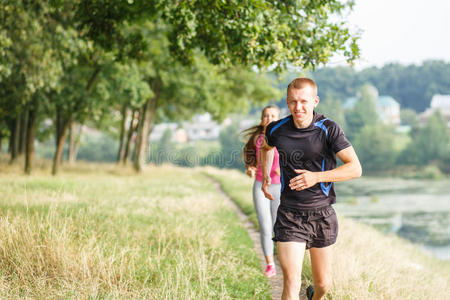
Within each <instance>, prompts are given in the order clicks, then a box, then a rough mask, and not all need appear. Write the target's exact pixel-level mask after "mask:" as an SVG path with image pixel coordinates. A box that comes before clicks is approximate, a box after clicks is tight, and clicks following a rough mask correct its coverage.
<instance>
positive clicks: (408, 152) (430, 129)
mask: <svg viewBox="0 0 450 300" xmlns="http://www.w3.org/2000/svg"><path fill="white" fill-rule="evenodd" d="M412 134H413V135H412V136H411V138H412V140H411V142H410V144H409V145H408V146H407V148H406V149H405V150H404V151H403V153H402V155H401V158H400V163H403V164H415V165H419V166H423V165H427V164H429V163H431V162H434V163H436V164H437V165H438V166H440V167H442V169H443V170H444V169H445V170H446V168H448V165H446V164H445V163H444V164H442V163H443V162H446V161H448V153H449V149H450V130H449V128H448V127H447V124H446V122H445V120H444V119H443V117H442V115H441V114H440V113H439V112H438V111H437V112H435V113H434V114H433V115H431V116H430V118H429V119H428V121H427V124H426V125H425V126H424V127H421V128H419V129H417V131H412Z"/></svg>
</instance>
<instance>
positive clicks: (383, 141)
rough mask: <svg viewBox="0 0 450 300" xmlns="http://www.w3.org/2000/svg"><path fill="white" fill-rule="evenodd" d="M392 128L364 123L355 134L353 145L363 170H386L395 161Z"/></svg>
mask: <svg viewBox="0 0 450 300" xmlns="http://www.w3.org/2000/svg"><path fill="white" fill-rule="evenodd" d="M394 139H395V135H394V133H393V128H391V127H388V126H383V125H380V124H377V125H365V126H364V127H363V128H362V129H361V130H360V131H359V132H358V133H357V135H356V136H355V138H354V141H353V145H354V147H355V149H356V153H357V154H358V157H359V160H360V161H361V165H362V168H363V170H364V171H375V172H379V171H386V170H389V169H391V168H392V166H393V165H394V162H395V161H396V155H397V153H396V151H395V146H394Z"/></svg>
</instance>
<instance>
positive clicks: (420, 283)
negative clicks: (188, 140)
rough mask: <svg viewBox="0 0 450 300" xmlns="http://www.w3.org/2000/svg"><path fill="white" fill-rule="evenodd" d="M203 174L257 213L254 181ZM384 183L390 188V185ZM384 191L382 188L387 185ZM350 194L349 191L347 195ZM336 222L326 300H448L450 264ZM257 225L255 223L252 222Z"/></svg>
mask: <svg viewBox="0 0 450 300" xmlns="http://www.w3.org/2000/svg"><path fill="white" fill-rule="evenodd" d="M205 172H206V173H207V174H209V175H210V176H213V177H214V178H215V179H216V180H218V181H219V182H220V184H221V186H222V188H223V189H224V191H225V192H226V193H228V194H229V195H230V197H231V198H232V199H233V200H234V201H236V203H237V204H238V205H239V206H240V207H241V208H242V209H243V210H244V211H247V213H249V214H250V216H253V215H254V211H253V209H252V207H253V203H252V198H251V188H252V186H251V185H252V180H250V179H249V178H248V177H247V176H246V175H245V174H243V173H241V172H238V171H235V170H217V169H212V168H207V169H205ZM380 180H381V179H380ZM381 181H383V180H381ZM356 182H359V183H361V185H362V186H363V187H362V188H363V189H364V188H366V187H365V186H366V185H367V184H368V183H367V180H364V179H361V180H358V181H356ZM383 183H386V184H389V182H388V181H386V182H385V181H383ZM338 184H340V183H338ZM348 185H350V184H348ZM351 187H352V188H354V189H356V188H357V184H356V183H352V184H351ZM381 187H382V188H383V189H384V188H386V185H381ZM370 192H373V191H372V190H371V191H370ZM377 192H379V191H377ZM399 192H400V191H399ZM351 194H352V193H351V192H348V193H347V194H346V195H347V196H350V195H351ZM338 218H339V237H338V241H337V243H336V245H335V246H334V249H335V251H334V260H333V261H334V262H333V272H332V273H333V288H332V290H331V291H330V293H329V295H328V296H327V299H339V300H341V299H342V300H343V299H355V300H361V299H373V300H379V299H420V300H423V299H430V300H432V299H450V293H449V292H448V287H449V286H450V263H449V262H446V261H439V260H437V259H435V258H433V257H431V256H429V255H427V254H425V253H423V252H422V251H421V249H419V248H417V247H416V246H414V245H412V244H410V243H408V242H407V241H405V240H403V239H400V238H398V237H396V236H393V235H389V236H386V235H384V234H382V233H381V232H379V231H378V230H376V229H374V228H372V227H369V226H367V225H364V224H360V223H357V222H355V221H352V220H350V219H346V218H344V217H340V216H339V211H338ZM251 219H252V218H251ZM253 222H255V223H256V221H255V220H254V219H253ZM311 278H312V274H311V266H310V261H309V257H308V252H307V253H306V255H305V261H304V265H303V274H302V282H303V284H304V285H308V284H309V283H310V282H311Z"/></svg>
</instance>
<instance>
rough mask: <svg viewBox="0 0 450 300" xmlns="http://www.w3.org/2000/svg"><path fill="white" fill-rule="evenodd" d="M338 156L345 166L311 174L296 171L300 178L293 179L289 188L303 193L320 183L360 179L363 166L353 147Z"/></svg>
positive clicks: (340, 152) (304, 171) (306, 171)
mask: <svg viewBox="0 0 450 300" xmlns="http://www.w3.org/2000/svg"><path fill="white" fill-rule="evenodd" d="M336 155H337V156H338V157H339V159H340V160H341V161H342V162H343V163H344V164H343V165H341V166H339V167H337V168H335V169H333V170H329V171H323V172H311V171H308V170H295V172H296V173H297V174H300V175H299V176H296V177H294V178H292V179H291V180H290V182H289V187H290V188H291V189H293V190H297V191H301V190H304V189H307V188H309V187H311V186H313V185H315V184H316V183H318V182H337V181H345V180H349V179H352V178H356V177H360V176H361V174H362V168H361V164H360V162H359V159H358V156H357V155H356V153H355V150H354V149H353V147H351V146H350V147H348V148H345V149H343V150H341V151H339V152H338V153H336Z"/></svg>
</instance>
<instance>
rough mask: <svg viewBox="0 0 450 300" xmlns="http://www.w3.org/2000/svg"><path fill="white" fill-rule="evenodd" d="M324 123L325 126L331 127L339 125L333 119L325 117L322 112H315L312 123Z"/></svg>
mask: <svg viewBox="0 0 450 300" xmlns="http://www.w3.org/2000/svg"><path fill="white" fill-rule="evenodd" d="M322 124H323V125H324V126H325V127H326V128H333V127H340V126H339V124H338V123H336V122H335V121H334V120H332V119H330V118H328V117H326V116H325V115H323V114H319V113H318V114H317V117H316V118H315V122H314V125H316V126H318V125H322Z"/></svg>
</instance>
